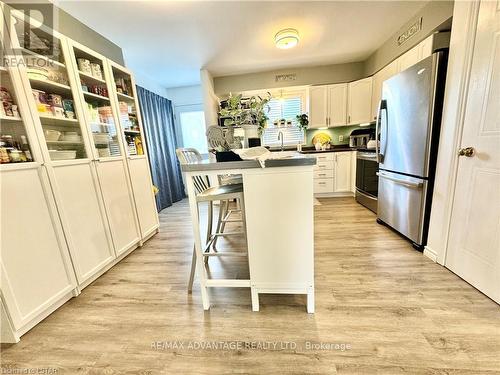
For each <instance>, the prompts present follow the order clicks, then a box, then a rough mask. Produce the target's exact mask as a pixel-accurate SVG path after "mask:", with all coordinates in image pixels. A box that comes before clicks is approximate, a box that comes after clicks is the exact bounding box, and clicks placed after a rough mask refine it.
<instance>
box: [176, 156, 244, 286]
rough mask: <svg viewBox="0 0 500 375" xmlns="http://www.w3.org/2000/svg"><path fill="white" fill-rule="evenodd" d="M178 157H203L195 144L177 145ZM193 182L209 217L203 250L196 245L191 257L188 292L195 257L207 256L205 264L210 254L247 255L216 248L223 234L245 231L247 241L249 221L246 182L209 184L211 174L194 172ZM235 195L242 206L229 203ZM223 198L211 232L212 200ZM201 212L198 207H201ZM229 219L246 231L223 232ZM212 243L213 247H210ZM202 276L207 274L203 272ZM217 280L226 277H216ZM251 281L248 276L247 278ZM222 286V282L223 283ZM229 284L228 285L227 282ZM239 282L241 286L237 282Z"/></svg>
mask: <svg viewBox="0 0 500 375" xmlns="http://www.w3.org/2000/svg"><path fill="white" fill-rule="evenodd" d="M175 152H176V154H177V158H178V159H179V162H180V163H181V164H191V163H198V162H200V161H202V157H201V155H200V153H199V152H198V150H196V149H194V148H178V149H176V151H175ZM192 178H193V184H194V187H195V190H196V204H197V207H198V208H199V206H198V204H199V203H200V202H207V203H208V217H207V236H206V242H205V247H204V251H203V252H201V253H200V254H197V251H196V246H193V257H192V261H191V272H190V275H189V283H188V293H191V292H192V289H193V280H194V273H195V270H196V263H197V262H196V259H197V257H200V259H203V258H204V259H205V264H208V259H209V257H211V256H246V255H247V254H246V253H241V252H227V251H225V252H218V251H217V250H216V248H215V245H216V242H217V239H218V238H219V237H223V236H231V235H240V234H243V235H244V237H245V241H246V222H245V204H244V196H243V184H242V183H229V184H225V185H219V186H210V179H209V178H208V176H194V177H192ZM234 199H236V200H237V202H238V204H239V207H240V209H239V210H237V209H230V208H229V204H230V201H231V200H234ZM214 201H220V207H219V215H218V220H217V228H216V231H215V233H212V225H213V202H214ZM237 211H240V212H241V219H231V216H232V215H233V214H234V213H235V212H237ZM198 212H199V211H198ZM229 222H242V224H243V232H226V233H225V232H224V229H225V225H226V223H229ZM210 247H212V251H211V250H210ZM204 272H205V270H204V269H201V270H200V275H201V274H202V273H204ZM201 276H202V277H203V276H204V275H201ZM214 281H221V282H222V281H224V280H214ZM246 281H249V280H246ZM221 286H222V285H221ZM224 286H228V285H224ZM238 286H241V285H240V284H238Z"/></svg>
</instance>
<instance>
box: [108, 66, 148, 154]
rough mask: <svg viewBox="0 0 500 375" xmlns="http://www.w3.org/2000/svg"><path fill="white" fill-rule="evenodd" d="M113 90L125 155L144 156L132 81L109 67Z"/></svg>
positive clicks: (125, 74) (128, 75) (117, 70)
mask: <svg viewBox="0 0 500 375" xmlns="http://www.w3.org/2000/svg"><path fill="white" fill-rule="evenodd" d="M111 72H112V74H113V84H114V90H115V93H116V96H117V99H118V110H119V119H120V124H121V128H122V130H123V133H124V139H125V148H126V150H127V155H144V148H143V143H142V142H143V139H144V138H143V135H142V133H141V127H140V125H139V120H138V115H137V111H138V110H139V108H137V104H136V98H135V90H134V86H133V84H134V83H133V80H132V77H131V76H130V74H128V73H127V72H125V71H123V70H121V69H119V68H117V67H116V66H114V65H111Z"/></svg>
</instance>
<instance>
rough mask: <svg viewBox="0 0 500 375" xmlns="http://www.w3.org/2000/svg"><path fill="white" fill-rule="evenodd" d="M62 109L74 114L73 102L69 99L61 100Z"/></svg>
mask: <svg viewBox="0 0 500 375" xmlns="http://www.w3.org/2000/svg"><path fill="white" fill-rule="evenodd" d="M62 107H63V108H64V110H65V111H71V112H75V109H74V107H73V100H71V99H63V100H62Z"/></svg>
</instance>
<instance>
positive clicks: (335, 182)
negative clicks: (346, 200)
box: [314, 151, 355, 197]
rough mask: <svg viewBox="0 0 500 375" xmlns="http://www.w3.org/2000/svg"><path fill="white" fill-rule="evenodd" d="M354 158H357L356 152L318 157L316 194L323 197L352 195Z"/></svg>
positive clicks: (320, 155)
mask: <svg viewBox="0 0 500 375" xmlns="http://www.w3.org/2000/svg"><path fill="white" fill-rule="evenodd" d="M353 158H355V152H354V151H345V152H326V153H322V154H319V155H316V160H317V162H316V166H315V167H314V194H315V195H317V196H323V197H327V196H346V195H352V193H353V191H354V190H353V178H352V173H354V172H353Z"/></svg>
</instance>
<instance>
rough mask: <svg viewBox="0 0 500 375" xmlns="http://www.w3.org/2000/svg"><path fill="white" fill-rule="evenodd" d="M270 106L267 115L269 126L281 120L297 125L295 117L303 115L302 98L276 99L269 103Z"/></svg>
mask: <svg viewBox="0 0 500 375" xmlns="http://www.w3.org/2000/svg"><path fill="white" fill-rule="evenodd" d="M268 105H269V109H270V110H269V113H268V114H267V117H269V120H268V124H269V125H272V124H273V123H274V121H279V120H281V119H285V120H287V121H292V124H293V125H296V124H297V119H296V118H295V116H297V115H300V114H302V98H301V97H300V96H295V97H288V98H278V99H276V98H274V99H271V100H270V101H269V103H268Z"/></svg>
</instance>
